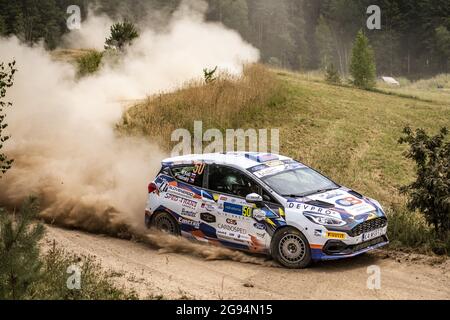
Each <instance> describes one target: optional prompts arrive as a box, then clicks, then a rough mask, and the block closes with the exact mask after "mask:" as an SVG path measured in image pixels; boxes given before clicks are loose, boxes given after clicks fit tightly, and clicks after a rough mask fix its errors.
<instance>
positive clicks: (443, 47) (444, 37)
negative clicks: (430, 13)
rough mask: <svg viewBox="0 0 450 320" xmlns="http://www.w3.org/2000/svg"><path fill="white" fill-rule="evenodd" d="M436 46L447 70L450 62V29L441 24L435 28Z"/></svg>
mask: <svg viewBox="0 0 450 320" xmlns="http://www.w3.org/2000/svg"><path fill="white" fill-rule="evenodd" d="M435 37H436V42H435V47H436V49H435V50H436V51H437V53H438V55H439V56H440V59H441V61H442V67H443V70H445V71H447V70H448V66H449V62H450V31H449V30H448V29H447V28H446V27H444V26H440V27H438V28H436V30H435Z"/></svg>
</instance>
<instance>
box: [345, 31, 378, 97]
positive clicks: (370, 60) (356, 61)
mask: <svg viewBox="0 0 450 320" xmlns="http://www.w3.org/2000/svg"><path fill="white" fill-rule="evenodd" d="M350 74H351V75H352V77H353V84H354V85H355V86H357V87H359V88H363V89H371V88H373V87H374V86H375V83H376V82H375V79H376V66H375V57H374V53H373V50H372V47H371V46H370V45H369V39H367V37H366V36H365V35H364V33H363V32H362V30H360V31H359V32H358V34H357V35H356V39H355V43H354V45H353V50H352V59H351V63H350Z"/></svg>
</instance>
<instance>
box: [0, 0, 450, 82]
mask: <svg viewBox="0 0 450 320" xmlns="http://www.w3.org/2000/svg"><path fill="white" fill-rule="evenodd" d="M196 1H197V0H196ZM205 1H206V2H207V3H208V5H209V6H208V10H207V14H206V15H207V19H208V20H209V21H217V22H221V23H223V24H224V25H226V26H227V27H229V28H231V29H234V30H236V31H238V32H239V33H240V34H241V36H242V37H243V38H244V39H245V40H246V41H248V42H249V43H251V44H253V45H254V46H255V47H257V48H258V49H259V50H260V52H261V59H262V61H263V62H264V63H268V64H271V65H274V66H277V67H281V68H286V69H292V70H301V71H307V70H317V69H323V68H325V67H327V66H328V65H330V64H331V63H332V64H334V65H335V66H336V67H337V68H338V70H339V72H340V73H341V74H343V75H346V74H348V72H349V63H350V56H351V49H352V44H353V41H354V39H355V36H356V34H357V32H358V31H359V30H363V31H364V33H365V34H366V35H367V37H368V38H369V39H370V44H371V45H372V47H373V49H374V52H375V57H376V65H377V73H378V75H391V76H404V77H407V78H409V79H418V78H422V77H427V76H433V75H435V74H438V73H448V72H449V71H450V70H449V69H450V1H448V0H415V1H406V0H205ZM180 2H181V0H16V1H10V0H0V34H1V35H4V36H9V35H13V34H14V35H17V36H18V37H19V38H20V39H22V40H23V41H25V42H27V43H29V44H30V45H32V44H34V43H37V42H38V41H40V40H41V39H43V40H44V41H45V45H46V47H47V48H48V49H54V48H57V47H58V46H60V45H61V38H62V36H63V35H64V34H65V33H67V32H69V30H68V29H67V27H66V19H67V17H68V14H67V7H68V6H69V5H79V6H80V8H81V11H82V17H83V18H85V17H86V15H87V12H88V8H94V10H95V12H97V13H106V14H107V15H109V16H111V17H113V18H114V19H117V20H121V19H128V20H131V21H133V22H134V23H136V24H137V25H139V24H140V23H152V21H151V20H154V22H156V23H155V25H157V26H158V27H163V26H164V22H165V21H168V19H164V17H167V15H170V14H171V13H172V12H173V11H174V10H176V8H177V7H178V5H179V4H180ZM370 5H378V6H379V7H380V9H381V29H379V30H378V29H375V30H369V29H368V28H367V27H366V21H367V19H368V17H369V15H368V14H367V8H368V7H369V6H370ZM155 12H157V13H158V14H152V13H155ZM211 45H213V44H211Z"/></svg>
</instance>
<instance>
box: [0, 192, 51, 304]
mask: <svg viewBox="0 0 450 320" xmlns="http://www.w3.org/2000/svg"><path fill="white" fill-rule="evenodd" d="M37 212H38V204H37V201H36V199H34V198H30V199H28V200H27V201H26V202H25V203H24V204H23V206H22V208H21V210H20V213H19V214H18V215H16V216H13V215H9V214H7V213H6V212H5V211H3V210H1V211H0V299H13V300H17V299H22V298H24V297H25V296H26V294H27V290H28V288H29V286H30V285H31V284H32V283H33V282H34V281H36V280H37V279H38V278H39V277H40V270H41V261H40V259H39V241H40V240H41V239H42V237H43V235H44V226H43V225H42V224H40V223H38V224H34V225H33V223H34V218H35V217H36V215H37Z"/></svg>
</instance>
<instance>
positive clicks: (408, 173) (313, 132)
mask: <svg viewBox="0 0 450 320" xmlns="http://www.w3.org/2000/svg"><path fill="white" fill-rule="evenodd" d="M381 90H386V89H380V91H381ZM422 90H423V89H422ZM408 93H409V94H410V95H411V94H412V93H414V89H413V87H412V86H410V87H409V89H408ZM421 94H423V91H422V92H418V93H417V95H418V96H419V97H420V95H421ZM433 94H434V97H436V95H437V94H438V93H436V92H434V93H433ZM444 94H445V93H444ZM444 97H445V96H444V95H442V96H438V98H440V99H434V100H433V101H431V100H427V99H425V98H423V99H419V98H414V97H412V96H411V97H408V96H406V95H401V93H400V92H399V93H396V92H394V90H391V94H388V93H387V91H386V93H382V92H368V91H363V90H359V89H355V88H351V87H340V86H332V85H329V84H326V83H324V82H323V81H322V80H320V78H318V77H317V76H314V77H309V76H307V75H304V74H298V73H291V72H285V71H276V70H271V71H268V70H267V69H264V68H262V67H260V66H252V67H248V68H247V69H246V72H245V74H244V76H243V77H242V78H241V79H237V80H236V79H234V82H230V81H228V80H227V79H222V80H218V81H217V82H216V83H213V84H210V85H206V86H205V85H203V84H202V83H201V82H200V81H197V82H193V83H190V84H188V85H187V86H186V87H184V88H183V89H180V90H179V91H177V92H174V93H169V94H162V95H159V96H157V97H151V98H149V99H148V100H147V101H146V102H145V103H141V104H139V105H137V106H135V107H133V108H131V109H130V110H129V111H128V112H127V114H126V116H125V117H124V121H123V123H122V124H121V125H120V126H119V129H120V130H121V131H125V132H127V133H132V134H144V135H146V136H150V137H152V139H159V141H160V143H161V144H162V145H163V146H164V147H165V148H166V150H168V151H169V150H171V147H172V146H173V144H171V143H170V133H171V132H172V130H174V129H176V128H186V129H189V130H191V131H192V127H193V122H194V120H202V121H203V122H204V124H203V126H204V130H206V129H208V128H219V129H221V130H222V131H223V130H224V129H226V128H255V129H258V128H280V148H281V153H283V154H286V155H289V156H292V157H294V158H296V159H298V160H300V161H302V162H304V163H306V164H307V165H310V166H312V167H314V168H317V169H319V170H320V171H321V172H323V173H324V174H325V175H327V176H329V177H330V178H332V179H333V180H335V181H336V182H338V183H340V184H343V185H346V186H348V187H351V188H353V189H355V190H357V191H359V192H362V193H364V194H366V195H368V196H371V197H373V198H376V199H378V200H380V202H381V203H382V204H383V205H384V206H385V207H386V208H388V210H389V212H390V213H392V212H394V211H395V212H396V214H397V215H396V216H395V217H396V218H397V219H395V221H394V219H392V221H393V223H391V235H393V233H395V237H394V238H396V239H395V240H396V241H398V242H399V244H401V243H402V242H403V244H405V243H407V244H408V245H413V246H416V245H420V244H423V243H424V242H426V241H427V238H428V232H429V231H430V230H429V228H428V227H427V226H426V225H425V224H424V223H423V222H422V219H421V217H420V215H418V214H411V213H406V214H405V211H406V210H405V209H404V204H405V198H404V196H403V195H400V194H399V192H398V188H399V187H400V186H402V185H405V184H407V183H409V182H410V181H411V180H412V179H413V177H414V166H413V163H412V162H410V161H408V160H406V159H405V158H404V156H403V152H404V151H405V150H406V146H402V145H399V144H398V139H399V138H400V136H401V135H402V130H403V128H404V127H405V126H407V125H410V126H411V127H413V128H416V127H421V128H424V129H426V130H427V131H429V132H430V133H437V132H438V130H439V129H440V128H441V127H443V126H447V127H450V104H449V103H445V101H446V100H445V99H444Z"/></svg>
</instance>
